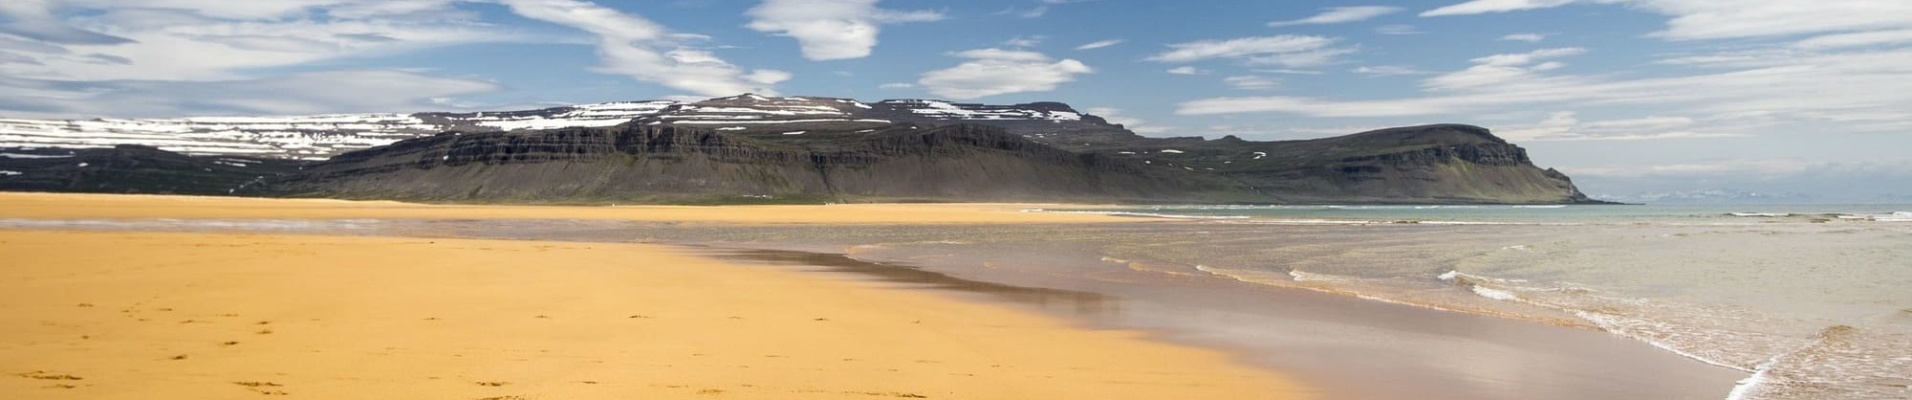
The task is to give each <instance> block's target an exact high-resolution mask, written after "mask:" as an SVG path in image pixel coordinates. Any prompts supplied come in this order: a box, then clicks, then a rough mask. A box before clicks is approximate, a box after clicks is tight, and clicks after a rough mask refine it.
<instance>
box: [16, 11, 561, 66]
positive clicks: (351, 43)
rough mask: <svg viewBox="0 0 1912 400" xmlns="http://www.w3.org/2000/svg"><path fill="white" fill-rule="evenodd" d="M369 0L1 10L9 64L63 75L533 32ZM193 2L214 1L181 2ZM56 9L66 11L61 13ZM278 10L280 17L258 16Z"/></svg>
mask: <svg viewBox="0 0 1912 400" xmlns="http://www.w3.org/2000/svg"><path fill="white" fill-rule="evenodd" d="M228 3H245V4H244V5H241V4H228ZM393 3H394V4H399V5H410V6H411V8H413V9H420V8H423V9H430V6H442V5H443V2H442V1H439V2H431V1H394V2H393ZM313 4H318V5H324V6H327V7H333V8H331V9H320V8H316V7H317V6H315V5H313ZM369 4H375V2H372V1H370V0H311V1H306V2H300V3H297V4H288V2H286V1H259V2H209V1H197V2H195V1H188V0H170V1H162V0H149V1H118V2H106V1H102V0H71V1H67V0H60V1H31V2H7V4H6V5H5V6H3V7H0V18H4V19H11V20H12V21H10V22H7V23H6V24H5V25H6V26H8V27H11V28H9V29H6V31H7V32H11V33H12V34H13V35H15V36H14V37H10V38H9V39H7V40H0V44H4V45H7V46H6V47H5V48H0V53H9V51H8V50H13V51H11V52H10V53H11V54H14V55H15V56H16V57H15V58H17V59H18V60H16V62H9V63H4V64H0V74H6V75H12V76H17V77H23V78H34V79H58V80H231V79H242V78H245V77H247V76H246V74H245V73H244V72H243V71H244V70H249V69H260V68H272V67H281V66H289V65H299V64H306V63H312V62H318V61H325V60H333V59H339V58H346V57H357V56H368V55H379V54H391V53H398V52H405V51H411V50H416V49H422V48H430V47H439V46H449V45H457V44H466V43H477V42H495V41H519V40H526V39H528V38H526V37H525V36H526V35H523V34H520V33H517V32H515V31H512V30H510V29H499V28H496V27H488V26H484V25H483V24H480V23H477V22H475V21H471V20H469V19H466V18H465V17H464V16H463V15H460V14H458V13H441V14H434V15H430V16H428V17H408V18H405V19H402V20H401V19H399V18H395V17H393V16H390V15H385V14H380V13H377V12H374V11H377V10H381V9H379V8H363V7H369V6H368V5H369ZM275 5H276V6H275ZM187 6H192V7H203V8H204V11H203V12H202V11H198V10H192V9H186V8H181V7H187ZM294 6H297V7H294ZM355 6H356V7H360V8H353V7H355ZM55 9H58V10H64V13H62V14H54V13H53V12H52V10H55ZM284 10H296V11H298V12H296V13H293V12H290V11H284ZM346 10H356V11H350V12H347V11H346ZM278 14H286V15H289V16H286V17H277V16H275V15H278ZM224 15H237V16H241V17H243V18H246V19H233V18H241V17H224ZM268 17H269V18H273V19H258V18H268ZM26 31H31V32H26ZM56 31H57V32H56ZM23 32H24V34H22V33H23ZM62 32H64V33H62ZM88 35H91V36H98V37H88ZM6 36H7V35H6V34H0V37H6ZM99 37H107V38H110V39H99ZM22 45H24V46H25V47H22ZM182 54H189V55H191V56H181V55H182ZM109 60H110V61H109ZM102 61H109V62H102Z"/></svg>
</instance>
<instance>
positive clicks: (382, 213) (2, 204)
mask: <svg viewBox="0 0 1912 400" xmlns="http://www.w3.org/2000/svg"><path fill="white" fill-rule="evenodd" d="M1056 206H1058V205H1057V204H1042V203H1028V204H1024V203H938V204H838V205H739V206H659V205H631V206H591V207H586V206H557V205H553V206H540V205H444V204H421V203H403V202H396V201H382V200H380V201H356V200H331V199H267V198H249V197H209V196H172V195H116V194H67V193H13V192H0V218H24V219H156V218H170V219H285V220H312V219H550V220H622V221H647V222H672V223H711V224H737V223H749V224H832V225H870V224H912V223H937V224H1001V223H1105V222H1123V221H1130V222H1133V221H1134V220H1133V219H1126V218H1119V217H1113V216H1102V215H1068V214H1054V213H1036V212H1024V210H1028V209H1037V208H1044V207H1056ZM1068 206H1069V207H1100V206H1097V205H1068Z"/></svg>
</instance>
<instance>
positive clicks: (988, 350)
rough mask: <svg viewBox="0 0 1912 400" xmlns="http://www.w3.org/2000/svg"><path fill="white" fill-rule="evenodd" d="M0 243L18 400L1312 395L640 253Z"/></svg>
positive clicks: (1034, 325) (828, 287)
mask: <svg viewBox="0 0 1912 400" xmlns="http://www.w3.org/2000/svg"><path fill="white" fill-rule="evenodd" d="M0 246H5V247H8V248H10V249H9V252H8V254H9V256H10V257H12V260H14V261H16V263H14V264H13V265H14V267H13V268H9V269H7V270H5V271H4V272H0V273H3V274H5V275H4V276H5V277H6V278H5V279H0V287H5V289H6V293H9V296H8V300H7V301H5V302H0V307H4V308H5V309H6V312H5V313H0V315H4V316H5V317H0V325H5V326H6V329H3V330H0V332H5V333H0V337H6V338H7V340H4V341H0V343H9V345H0V355H3V356H0V372H6V373H8V374H10V375H15V376H8V377H0V393H12V394H13V395H15V396H21V397H34V398H89V399H110V398H250V397H256V396H258V395H261V394H266V395H273V394H292V395H301V396H319V397H321V398H339V397H346V398H354V397H366V396H367V395H371V394H376V393H417V392H430V393H437V394H443V395H445V396H449V397H452V398H456V397H459V396H464V397H470V398H486V397H487V396H489V398H513V397H510V396H523V397H522V398H659V397H662V398H701V397H704V396H709V395H718V394H721V395H724V396H726V397H738V398H845V397H863V396H872V397H904V398H951V397H955V398H1009V399H1016V398H1025V399H1046V398H1086V397H1096V398H1136V399H1149V398H1171V397H1183V396H1193V397H1197V398H1274V399H1289V398H1308V397H1309V396H1310V393H1311V390H1310V389H1308V388H1305V387H1303V386H1300V385H1299V384H1298V383H1296V382H1295V381H1293V380H1291V379H1289V378H1286V377H1284V376H1281V375H1278V374H1276V373H1272V372H1268V371H1266V370H1263V369H1260V368H1253V367H1249V366H1246V365H1241V364H1237V363H1235V362H1234V361H1231V360H1230V356H1229V355H1227V354H1226V353H1224V352H1221V351H1217V350H1211V349H1202V348H1197V347H1191V346H1182V345H1176V344H1171V343H1164V342H1158V341H1154V340H1149V339H1147V338H1146V335H1144V334H1142V333H1140V332H1137V331H1129V330H1100V329H1084V328H1081V327H1075V326H1071V325H1070V324H1068V323H1066V322H1064V321H1062V320H1060V319H1056V318H1053V317H1048V316H1043V315H1039V314H1034V313H1029V312H1025V311H1017V310H1014V309H1008V308H1003V307H1000V306H996V305H990V304H985V303H976V302H964V301H958V300H955V299H949V298H946V297H944V296H939V295H936V294H933V293H930V292H924V291H914V290H895V289H891V288H885V287H884V286H883V285H872V284H869V283H867V282H863V283H859V282H858V281H856V280H843V279H832V278H829V277H826V276H819V275H813V274H803V273H797V272H793V271H784V270H778V269H766V268H753V267H749V266H744V265H738V264H735V263H730V262H724V261H720V260H712V259H709V258H705V257H699V256H696V255H694V254H689V253H687V252H685V251H683V250H674V249H671V248H668V247H663V246H659V245H643V244H613V243H579V242H556V241H510V240H483V239H419V238H385V237H346V236H323V235H278V234H226V233H155V232H74V231H17V230H5V231H0ZM108 247H110V248H113V249H114V250H115V251H112V252H101V251H97V250H98V249H101V248H108ZM87 250H93V251H90V252H89V251H87ZM395 289H397V290H395ZM766 332H776V333H775V334H767V333H766ZM291 360H296V362H288V361H291ZM373 397H377V396H376V395H374V396H373Z"/></svg>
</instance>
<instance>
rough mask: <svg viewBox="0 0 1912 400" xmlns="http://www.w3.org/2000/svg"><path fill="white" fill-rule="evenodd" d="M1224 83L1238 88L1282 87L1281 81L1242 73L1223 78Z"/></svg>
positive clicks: (1266, 88)
mask: <svg viewBox="0 0 1912 400" xmlns="http://www.w3.org/2000/svg"><path fill="white" fill-rule="evenodd" d="M1222 83H1226V84H1228V86H1229V87H1232V88H1235V89H1237V90H1268V89H1274V88H1277V87H1281V81H1279V80H1275V79H1270V78H1268V77H1264V76H1255V75H1240V76H1231V77H1227V78H1222Z"/></svg>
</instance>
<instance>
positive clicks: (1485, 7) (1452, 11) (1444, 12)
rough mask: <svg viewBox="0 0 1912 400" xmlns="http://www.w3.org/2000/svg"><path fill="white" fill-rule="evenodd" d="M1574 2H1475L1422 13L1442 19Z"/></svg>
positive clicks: (1568, 0) (1556, 0) (1556, 5)
mask: <svg viewBox="0 0 1912 400" xmlns="http://www.w3.org/2000/svg"><path fill="white" fill-rule="evenodd" d="M1574 1H1575V0H1473V1H1469V2H1465V3H1460V4H1455V5H1450V6H1446V7H1441V8H1436V9H1432V10H1428V11H1427V12H1423V13H1421V16H1423V17H1440V16H1450V15H1474V14H1487V13H1503V12H1509V11H1522V10H1534V9H1541V8H1553V7H1559V6H1564V5H1567V4H1572V3H1573V2H1574Z"/></svg>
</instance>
